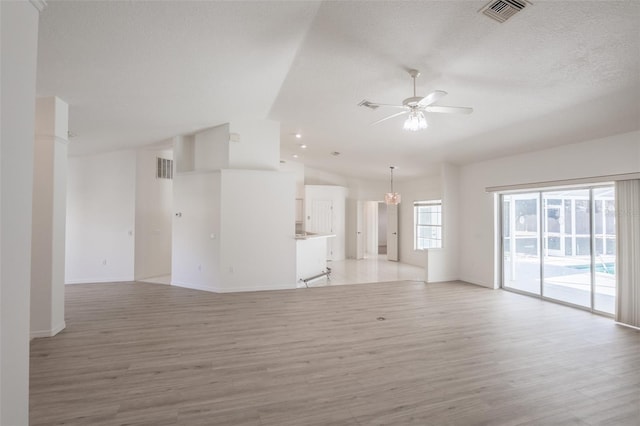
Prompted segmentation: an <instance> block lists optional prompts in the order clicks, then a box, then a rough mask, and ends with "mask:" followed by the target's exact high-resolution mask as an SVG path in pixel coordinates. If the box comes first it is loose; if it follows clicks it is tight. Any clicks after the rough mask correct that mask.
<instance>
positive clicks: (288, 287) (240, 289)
mask: <svg viewBox="0 0 640 426" xmlns="http://www.w3.org/2000/svg"><path fill="white" fill-rule="evenodd" d="M296 288H298V287H297V286H296V285H295V284H292V285H286V286H284V285H280V286H273V287H233V288H221V289H218V290H217V291H218V293H245V292H248V291H273V290H295V289H296Z"/></svg>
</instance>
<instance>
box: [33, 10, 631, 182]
mask: <svg viewBox="0 0 640 426" xmlns="http://www.w3.org/2000/svg"><path fill="white" fill-rule="evenodd" d="M486 3H487V2H486V1H415V2H414V1H375V2H373V1H372V2H366V1H362V2H358V1H328V2H306V1H305V2H303V1H285V2H274V1H257V2H244V1H236V2H202V1H201V2H187V1H172V2H138V1H128V2H114V1H91V2H61V1H49V2H48V7H47V8H46V9H45V11H44V12H43V13H42V14H41V22H40V33H39V52H38V81H37V90H38V95H39V96H51V95H56V96H59V97H61V98H62V99H63V100H65V101H66V102H68V103H69V107H70V129H71V131H72V132H73V133H75V134H77V136H76V137H74V138H73V139H72V143H71V147H70V152H71V154H72V155H83V154H88V153H97V152H104V151H109V150H115V149H122V148H129V147H139V146H144V145H149V144H153V143H159V142H161V141H163V140H167V139H168V138H171V137H173V136H175V135H179V134H185V133H190V132H193V131H196V130H199V129H203V128H206V127H211V126H215V125H218V124H221V123H224V122H227V121H230V120H233V119H234V118H236V117H245V118H246V117H249V118H257V119H264V118H268V119H272V120H276V121H279V122H280V123H281V130H282V132H281V157H282V158H283V159H284V160H287V161H299V162H302V163H304V164H306V165H308V166H311V167H315V168H319V169H323V170H327V171H331V172H336V173H340V174H343V175H346V176H354V177H363V178H375V179H378V178H384V177H385V176H387V173H388V166H389V165H392V164H393V165H396V166H398V167H399V169H398V171H397V172H396V176H397V177H399V178H400V179H402V178H405V179H406V178H409V177H414V176H419V175H423V174H427V173H429V170H430V168H432V167H434V166H435V165H437V164H438V163H440V162H442V161H448V162H452V163H454V164H466V163H469V162H473V161H479V160H483V159H488V158H492V157H496V156H502V155H509V154H512V153H517V152H524V151H530V150H536V149H541V148H545V147H549V146H554V145H560V144H568V143H573V142H579V141H583V140H588V139H594V138H599V137H604V136H608V135H613V134H618V133H624V132H628V131H633V130H638V129H640V2H638V1H636V0H630V1H536V2H534V3H533V4H529V5H527V7H526V8H525V9H524V10H522V11H521V12H518V13H517V14H516V15H514V16H513V17H512V18H510V19H509V20H508V21H506V22H504V23H498V22H496V21H494V20H491V19H489V18H488V17H487V16H485V15H483V14H482V13H479V12H478V11H479V9H481V8H482V7H483V6H484V5H485V4H486ZM411 68H415V69H418V70H420V71H421V73H422V75H421V76H420V77H419V78H418V80H417V91H418V94H419V95H425V94H427V93H429V92H431V91H433V90H436V89H437V90H444V91H446V92H448V95H447V96H446V97H444V98H443V99H442V100H440V101H438V102H437V104H438V105H454V106H469V107H473V108H474V112H473V114H471V115H453V114H451V115H450V114H437V113H429V114H427V121H428V122H429V128H428V129H426V130H423V131H419V132H407V131H404V130H403V129H402V123H403V119H402V118H395V119H390V120H387V121H384V122H382V123H379V124H376V125H373V126H372V125H371V124H370V123H372V122H374V121H376V120H378V119H380V118H383V117H385V116H386V115H390V114H392V113H394V112H396V110H393V109H385V108H382V107H381V108H378V109H376V110H371V109H368V108H364V107H359V106H358V103H359V102H360V101H361V100H363V99H368V100H370V101H375V102H380V103H387V104H398V103H401V102H402V100H403V99H404V98H407V97H409V96H411V95H412V85H411V79H410V77H409V75H408V73H407V70H408V69H411ZM298 132H299V133H301V134H302V139H297V138H295V136H294V134H295V133H298ZM301 143H304V144H306V145H307V146H308V148H307V149H304V150H303V149H300V148H299V144H301ZM333 151H338V152H340V153H341V155H340V156H332V155H330V153H331V152H333ZM293 154H296V155H298V158H297V159H295V160H294V159H293V158H292V156H293Z"/></svg>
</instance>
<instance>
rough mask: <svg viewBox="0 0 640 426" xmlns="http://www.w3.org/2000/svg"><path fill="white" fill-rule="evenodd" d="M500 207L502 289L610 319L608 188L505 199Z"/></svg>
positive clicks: (611, 215) (611, 212)
mask: <svg viewBox="0 0 640 426" xmlns="http://www.w3.org/2000/svg"><path fill="white" fill-rule="evenodd" d="M501 204H502V214H501V218H502V238H501V241H502V287H503V288H505V289H510V290H515V291H518V292H522V293H527V294H532V295H536V296H540V297H542V298H544V299H549V300H556V301H559V302H562V303H565V304H569V305H572V306H578V307H582V308H586V309H589V310H594V311H598V312H604V313H607V314H613V313H614V310H615V270H616V268H615V265H616V253H615V247H616V235H615V199H614V188H613V186H606V187H595V188H581V189H567V190H561V191H537V192H528V193H519V194H508V195H507V194H505V195H502V197H501Z"/></svg>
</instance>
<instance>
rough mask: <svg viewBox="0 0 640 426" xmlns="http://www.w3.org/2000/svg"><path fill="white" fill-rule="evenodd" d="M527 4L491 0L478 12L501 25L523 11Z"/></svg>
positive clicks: (515, 1)
mask: <svg viewBox="0 0 640 426" xmlns="http://www.w3.org/2000/svg"><path fill="white" fill-rule="evenodd" d="M527 4H531V3H530V2H528V1H526V0H492V1H490V2H489V3H488V4H487V5H486V6H485V7H483V8H482V9H480V12H482V13H484V14H485V15H487V16H488V17H489V18H491V19H493V20H495V21H498V22H500V23H502V22H504V21H506V20H507V19H509V18H511V17H512V16H513V15H515V14H516V13H518V12H520V11H521V10H522V9H524V8H525V7H526V6H527Z"/></svg>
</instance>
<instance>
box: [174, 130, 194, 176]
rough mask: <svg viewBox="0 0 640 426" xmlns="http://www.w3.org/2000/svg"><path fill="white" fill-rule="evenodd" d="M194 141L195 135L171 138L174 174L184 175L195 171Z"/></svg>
mask: <svg viewBox="0 0 640 426" xmlns="http://www.w3.org/2000/svg"><path fill="white" fill-rule="evenodd" d="M195 139H196V137H195V135H180V136H176V137H174V138H173V161H174V164H173V167H174V169H173V170H174V173H184V172H191V171H194V170H195V168H196V164H195V161H196V159H195V155H196V153H195V149H196V141H195Z"/></svg>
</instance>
